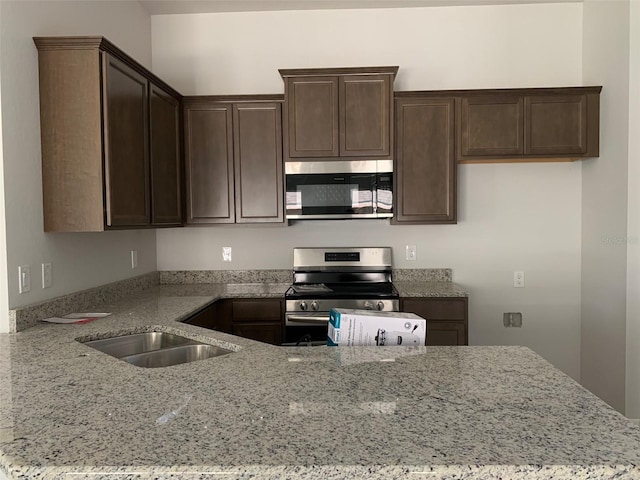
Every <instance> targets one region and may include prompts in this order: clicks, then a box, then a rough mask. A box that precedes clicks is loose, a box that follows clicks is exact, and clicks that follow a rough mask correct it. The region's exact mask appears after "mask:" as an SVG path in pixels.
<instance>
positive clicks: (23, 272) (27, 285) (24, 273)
mask: <svg viewBox="0 0 640 480" xmlns="http://www.w3.org/2000/svg"><path fill="white" fill-rule="evenodd" d="M18 278H19V283H18V290H19V292H20V293H27V292H28V291H29V290H31V265H20V266H19V267H18Z"/></svg>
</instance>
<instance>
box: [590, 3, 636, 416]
mask: <svg viewBox="0 0 640 480" xmlns="http://www.w3.org/2000/svg"><path fill="white" fill-rule="evenodd" d="M583 9H584V15H583V17H584V31H583V37H584V40H583V42H584V43H583V78H584V81H585V83H592V84H601V85H603V89H602V95H601V111H600V126H601V131H600V145H601V148H600V158H598V159H591V160H587V161H584V162H583V163H582V166H583V168H582V328H581V376H580V380H581V383H582V384H583V385H584V386H585V387H586V388H588V389H589V390H591V391H593V392H594V393H595V394H596V395H598V396H599V397H601V398H602V399H603V400H605V401H606V402H608V403H609V404H610V405H612V406H613V407H615V408H616V409H618V410H620V411H624V404H625V362H626V358H625V355H626V354H625V345H626V338H625V337H626V309H627V304H626V295H627V184H628V178H627V173H628V172H627V170H628V159H629V124H628V122H629V2H628V1H614V2H601V1H587V2H585V3H584V6H583ZM634 135H636V136H637V133H635V134H634ZM635 295H637V292H636V293H635Z"/></svg>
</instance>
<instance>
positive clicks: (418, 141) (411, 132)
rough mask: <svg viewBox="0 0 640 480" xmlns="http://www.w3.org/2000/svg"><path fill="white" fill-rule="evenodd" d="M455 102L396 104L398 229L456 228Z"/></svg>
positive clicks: (427, 100) (410, 100)
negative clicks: (424, 226)
mask: <svg viewBox="0 0 640 480" xmlns="http://www.w3.org/2000/svg"><path fill="white" fill-rule="evenodd" d="M454 104H455V102H454V99H453V98H419V97H417V98H399V99H398V100H396V129H397V131H396V173H395V179H396V188H395V189H394V192H395V195H396V201H395V206H396V208H395V210H396V211H395V216H394V223H414V224H426V223H454V222H455V221H456V163H455V152H454Z"/></svg>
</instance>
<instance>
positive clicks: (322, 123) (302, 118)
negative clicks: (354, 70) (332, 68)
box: [287, 77, 339, 157]
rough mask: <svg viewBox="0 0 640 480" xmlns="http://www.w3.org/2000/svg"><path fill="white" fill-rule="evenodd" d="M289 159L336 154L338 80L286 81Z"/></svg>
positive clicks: (304, 79)
mask: <svg viewBox="0 0 640 480" xmlns="http://www.w3.org/2000/svg"><path fill="white" fill-rule="evenodd" d="M287 93H288V95H289V99H290V100H289V103H288V108H289V127H288V133H289V157H335V156H337V155H338V149H339V147H338V78H337V77H305V78H289V79H287Z"/></svg>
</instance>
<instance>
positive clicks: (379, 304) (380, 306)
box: [376, 300, 384, 311]
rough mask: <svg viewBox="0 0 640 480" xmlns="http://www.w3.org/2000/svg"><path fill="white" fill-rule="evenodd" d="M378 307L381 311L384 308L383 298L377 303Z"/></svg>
mask: <svg viewBox="0 0 640 480" xmlns="http://www.w3.org/2000/svg"><path fill="white" fill-rule="evenodd" d="M376 308H377V309H378V310H380V311H382V310H384V302H383V301H382V300H380V301H379V302H378V303H377V304H376Z"/></svg>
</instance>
